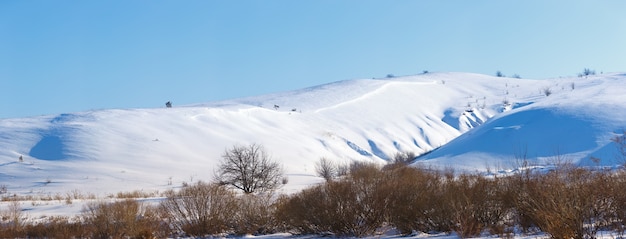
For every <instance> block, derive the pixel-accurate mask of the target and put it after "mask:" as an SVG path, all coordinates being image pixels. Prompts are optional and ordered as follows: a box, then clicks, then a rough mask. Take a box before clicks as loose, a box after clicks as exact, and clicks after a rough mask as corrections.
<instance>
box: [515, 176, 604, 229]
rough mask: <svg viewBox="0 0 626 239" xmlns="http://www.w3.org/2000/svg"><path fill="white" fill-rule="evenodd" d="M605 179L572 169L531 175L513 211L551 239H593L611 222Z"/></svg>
mask: <svg viewBox="0 0 626 239" xmlns="http://www.w3.org/2000/svg"><path fill="white" fill-rule="evenodd" d="M606 176H607V175H604V173H602V172H593V171H590V170H586V169H582V168H573V167H565V168H558V169H556V170H554V171H552V172H550V173H547V174H533V175H531V176H530V177H528V178H527V179H528V180H527V181H525V182H524V185H523V190H521V191H520V194H519V195H518V196H519V198H520V199H519V200H518V205H517V209H518V210H519V211H521V212H523V213H524V214H525V215H527V216H528V218H530V219H531V220H532V223H533V224H535V225H536V226H537V227H538V228H539V229H541V231H543V232H546V233H549V234H550V235H551V236H552V237H553V238H584V237H591V238H593V237H595V234H596V233H597V232H598V230H599V229H601V228H603V227H605V226H606V225H608V223H609V222H610V221H612V219H611V218H610V217H608V216H607V215H608V214H609V212H610V208H611V205H612V204H613V203H612V200H609V198H608V197H607V195H606V192H610V189H608V188H606V185H610V183H609V182H610V181H608V179H609V178H606ZM603 185H604V186H603Z"/></svg>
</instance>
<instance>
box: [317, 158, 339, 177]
mask: <svg viewBox="0 0 626 239" xmlns="http://www.w3.org/2000/svg"><path fill="white" fill-rule="evenodd" d="M337 171H338V170H337V165H336V164H335V163H333V162H332V161H330V160H329V159H327V158H320V160H319V161H317V163H315V173H316V174H317V176H320V177H322V178H324V179H325V180H326V181H331V180H333V179H334V178H335V177H337Z"/></svg>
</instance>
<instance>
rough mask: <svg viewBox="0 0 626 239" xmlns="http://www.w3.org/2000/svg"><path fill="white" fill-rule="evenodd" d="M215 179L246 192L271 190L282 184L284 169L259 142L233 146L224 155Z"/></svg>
mask: <svg viewBox="0 0 626 239" xmlns="http://www.w3.org/2000/svg"><path fill="white" fill-rule="evenodd" d="M222 159H223V160H222V162H221V163H220V165H219V166H218V170H217V172H216V173H215V181H216V182H218V183H219V184H222V185H229V186H232V187H234V188H237V189H240V190H242V191H243V192H244V193H254V192H258V191H271V190H274V189H277V188H278V187H280V186H281V185H282V184H281V183H282V180H281V179H282V177H283V170H282V167H281V166H280V164H278V163H277V162H273V161H271V159H270V156H269V155H268V154H267V153H266V152H265V150H264V149H263V147H262V146H261V145H258V144H251V145H249V146H238V145H236V146H233V147H232V148H231V149H229V150H226V151H225V152H224V154H223V155H222Z"/></svg>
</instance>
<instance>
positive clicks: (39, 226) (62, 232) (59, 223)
mask: <svg viewBox="0 0 626 239" xmlns="http://www.w3.org/2000/svg"><path fill="white" fill-rule="evenodd" d="M84 229H85V227H84V226H83V225H82V224H81V223H80V222H71V221H70V219H69V218H67V217H49V218H46V220H45V221H41V222H38V223H33V224H29V225H27V226H26V236H27V237H28V238H85V237H87V234H86V231H85V230H84Z"/></svg>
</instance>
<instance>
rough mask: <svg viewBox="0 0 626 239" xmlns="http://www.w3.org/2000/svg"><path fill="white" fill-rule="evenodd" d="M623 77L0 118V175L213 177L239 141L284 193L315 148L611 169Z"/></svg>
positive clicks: (350, 90) (430, 84)
mask: <svg viewBox="0 0 626 239" xmlns="http://www.w3.org/2000/svg"><path fill="white" fill-rule="evenodd" d="M625 86H626V75H624V74H605V75H600V76H589V77H588V78H563V79H550V80H529V79H515V78H497V77H492V76H485V75H477V74H469V73H430V74H423V75H417V76H408V77H396V78H385V79H362V80H347V81H341V82H336V83H331V84H326V85H321V86H316V87H311V88H307V89H302V90H296V91H291V92H284V93H277V94H272V95H264V96H258V97H250V98H244V99H235V100H229V101H220V102H212V103H206V104H197V105H189V106H176V105H174V107H173V108H165V107H164V108H158V109H114V110H99V111H89V112H79V113H69V114H61V115H50V116H41V117H35V118H21V119H3V120H0V184H3V185H6V186H7V188H8V190H9V191H10V192H13V193H21V194H29V193H55V192H61V193H63V192H68V191H71V190H79V191H82V192H91V193H96V194H100V195H102V194H108V193H115V192H119V191H129V190H162V189H166V188H171V187H175V186H180V185H181V184H182V183H183V182H191V181H196V180H211V178H212V175H213V171H214V167H215V166H216V164H217V162H218V161H219V160H220V157H221V154H222V153H223V152H224V150H225V149H226V148H229V147H231V146H232V145H234V144H249V143H259V144H262V145H263V146H264V147H265V149H266V150H267V151H268V152H269V153H270V154H271V155H272V156H273V159H274V160H276V161H279V162H281V163H282V164H283V167H284V169H285V172H286V173H287V176H288V178H289V183H288V184H287V186H286V187H285V188H284V189H283V190H284V191H286V192H292V191H294V190H299V189H301V188H303V187H305V186H306V185H310V184H312V183H316V182H320V180H321V179H319V178H317V177H316V176H315V173H314V165H315V162H317V161H318V159H319V158H320V157H326V158H328V159H333V160H336V161H338V162H344V163H348V162H351V161H372V162H380V163H383V162H385V161H387V160H389V159H390V158H391V157H393V155H394V154H395V153H397V152H399V151H412V152H415V153H416V154H418V155H419V154H424V153H427V152H430V151H432V150H434V149H437V150H434V151H432V152H430V153H429V154H426V155H424V156H423V157H420V158H419V159H417V160H416V164H426V165H429V166H436V167H453V168H457V169H459V170H471V171H475V170H479V171H485V170H487V169H489V170H494V169H498V170H512V169H514V168H515V167H517V166H519V158H520V155H526V158H527V159H528V160H530V161H532V162H533V163H534V164H547V163H550V162H552V161H551V159H553V158H554V156H555V155H559V156H560V157H562V158H567V159H571V160H572V161H573V162H576V163H578V164H581V165H595V163H593V164H592V162H591V161H590V160H589V157H590V156H594V157H598V158H601V159H602V160H601V161H600V164H602V165H607V166H615V165H617V164H621V162H620V161H619V160H616V154H617V150H616V148H615V146H614V145H612V144H611V143H610V142H611V141H610V139H611V137H614V136H615V135H616V134H617V133H619V132H622V129H624V128H626V98H625V95H626V87H625ZM547 89H549V91H550V92H551V94H550V95H549V96H546V90H547ZM459 136H460V137H459ZM20 158H21V159H20Z"/></svg>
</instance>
